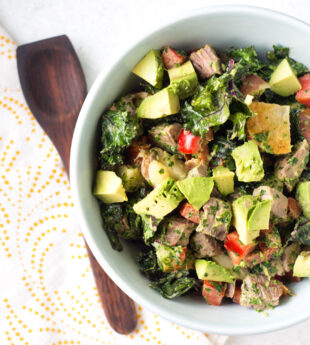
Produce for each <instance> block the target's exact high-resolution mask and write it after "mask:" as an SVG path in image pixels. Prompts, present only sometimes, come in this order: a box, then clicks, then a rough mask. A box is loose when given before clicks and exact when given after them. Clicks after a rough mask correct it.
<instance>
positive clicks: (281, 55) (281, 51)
mask: <svg viewBox="0 0 310 345" xmlns="http://www.w3.org/2000/svg"><path fill="white" fill-rule="evenodd" d="M289 55H290V48H287V47H282V46H281V45H274V46H273V50H270V51H268V52H267V54H266V58H267V60H268V61H269V66H270V68H271V70H272V71H273V70H274V69H275V68H276V67H277V65H278V64H279V63H280V62H281V60H283V59H285V58H287V60H288V62H289V64H290V65H291V66H292V68H293V69H294V70H295V72H296V74H297V75H298V76H300V75H303V74H305V73H308V72H309V69H308V68H307V67H306V66H305V65H304V64H302V63H301V62H297V61H295V60H294V59H292V58H290V57H289Z"/></svg>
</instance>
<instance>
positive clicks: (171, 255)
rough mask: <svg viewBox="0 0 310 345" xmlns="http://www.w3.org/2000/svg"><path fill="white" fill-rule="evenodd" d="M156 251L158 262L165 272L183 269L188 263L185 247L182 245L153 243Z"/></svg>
mask: <svg viewBox="0 0 310 345" xmlns="http://www.w3.org/2000/svg"><path fill="white" fill-rule="evenodd" d="M153 246H154V247H155V251H156V257H157V263H158V266H159V268H160V269H161V270H162V271H163V272H172V271H176V270H178V269H182V268H183V267H184V265H185V264H186V262H185V259H186V255H184V248H183V247H182V246H174V247H169V246H167V245H165V244H160V243H156V242H155V243H153Z"/></svg>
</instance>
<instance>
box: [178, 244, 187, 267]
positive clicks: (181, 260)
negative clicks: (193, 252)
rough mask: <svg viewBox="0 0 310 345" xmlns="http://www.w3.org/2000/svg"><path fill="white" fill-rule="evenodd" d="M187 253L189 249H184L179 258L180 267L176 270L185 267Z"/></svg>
mask: <svg viewBox="0 0 310 345" xmlns="http://www.w3.org/2000/svg"><path fill="white" fill-rule="evenodd" d="M186 251H187V247H183V252H182V253H181V254H180V256H179V262H180V265H176V268H181V267H184V264H185V259H186Z"/></svg>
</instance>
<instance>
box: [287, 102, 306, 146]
mask: <svg viewBox="0 0 310 345" xmlns="http://www.w3.org/2000/svg"><path fill="white" fill-rule="evenodd" d="M302 109H303V106H302V105H301V104H300V103H295V104H293V105H291V107H290V127H291V144H292V145H295V144H297V143H298V142H299V141H302V140H304V136H303V135H302V133H301V130H300V113H301V111H302Z"/></svg>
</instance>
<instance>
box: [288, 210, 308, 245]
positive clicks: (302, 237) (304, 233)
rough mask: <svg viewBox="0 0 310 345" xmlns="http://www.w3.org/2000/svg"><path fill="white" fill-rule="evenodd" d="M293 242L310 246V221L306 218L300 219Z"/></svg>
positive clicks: (295, 228) (294, 232)
mask: <svg viewBox="0 0 310 345" xmlns="http://www.w3.org/2000/svg"><path fill="white" fill-rule="evenodd" d="M292 240H293V241H296V242H299V243H302V244H306V245H310V219H309V218H306V217H304V216H301V217H299V218H298V220H297V222H296V224H295V227H294V231H293V232H292Z"/></svg>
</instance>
